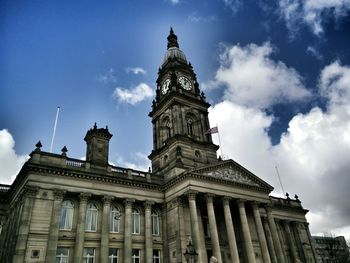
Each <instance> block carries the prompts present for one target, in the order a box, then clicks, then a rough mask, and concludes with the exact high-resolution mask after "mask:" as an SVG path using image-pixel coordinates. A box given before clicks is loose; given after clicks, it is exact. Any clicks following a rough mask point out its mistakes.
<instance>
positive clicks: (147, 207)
mask: <svg viewBox="0 0 350 263" xmlns="http://www.w3.org/2000/svg"><path fill="white" fill-rule="evenodd" d="M143 205H144V206H145V210H151V209H152V206H153V205H154V202H153V201H149V200H147V201H145V202H144V203H143Z"/></svg>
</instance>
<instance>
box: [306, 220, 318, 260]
mask: <svg viewBox="0 0 350 263" xmlns="http://www.w3.org/2000/svg"><path fill="white" fill-rule="evenodd" d="M304 227H305V230H306V233H307V237H308V239H309V244H310V247H311V251H312V256H313V258H312V260H313V261H312V262H317V253H316V250H315V247H314V245H313V241H312V237H311V233H310V229H309V223H308V222H305V223H304ZM305 256H306V257H307V255H305Z"/></svg>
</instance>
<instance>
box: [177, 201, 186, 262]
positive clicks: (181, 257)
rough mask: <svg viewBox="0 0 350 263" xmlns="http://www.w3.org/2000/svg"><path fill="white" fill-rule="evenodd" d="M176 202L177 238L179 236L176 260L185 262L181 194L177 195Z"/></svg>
mask: <svg viewBox="0 0 350 263" xmlns="http://www.w3.org/2000/svg"><path fill="white" fill-rule="evenodd" d="M176 204H177V214H178V218H177V231H178V238H179V245H178V247H179V254H178V257H177V258H178V260H179V262H185V261H186V258H185V255H184V252H183V250H184V249H185V248H186V244H187V243H186V242H187V240H186V236H185V222H184V203H183V199H182V197H181V196H179V197H177V200H176Z"/></svg>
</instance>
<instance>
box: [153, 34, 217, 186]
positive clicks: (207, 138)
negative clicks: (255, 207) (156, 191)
mask: <svg viewBox="0 0 350 263" xmlns="http://www.w3.org/2000/svg"><path fill="white" fill-rule="evenodd" d="M167 39H168V45H167V51H166V53H165V55H164V59H163V63H162V65H161V67H160V68H159V72H158V78H157V81H156V82H157V91H156V98H155V100H153V105H152V111H151V112H150V114H149V116H150V117H151V118H152V124H153V150H152V153H151V154H150V155H149V158H150V160H151V161H152V170H153V172H154V173H158V174H161V175H163V176H164V178H165V180H169V179H171V178H173V177H174V176H176V175H178V174H180V173H182V172H183V171H185V170H187V169H190V168H195V167H200V166H203V165H206V164H209V163H214V162H217V157H216V151H217V149H218V146H217V145H215V144H213V142H212V138H211V134H207V133H206V131H208V130H209V128H210V125H209V120H208V108H209V106H210V104H209V103H208V102H206V98H205V96H204V93H203V92H200V90H199V85H198V82H197V78H196V74H195V73H194V71H193V68H192V65H191V63H189V62H187V59H186V56H185V54H184V53H183V52H182V51H181V49H180V48H179V44H178V41H177V36H176V35H175V34H174V31H173V29H172V28H171V29H170V34H169V36H168V38H167Z"/></svg>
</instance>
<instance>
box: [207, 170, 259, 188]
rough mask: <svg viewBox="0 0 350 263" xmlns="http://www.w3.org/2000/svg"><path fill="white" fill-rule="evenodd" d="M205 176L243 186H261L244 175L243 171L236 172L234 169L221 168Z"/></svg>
mask: <svg viewBox="0 0 350 263" xmlns="http://www.w3.org/2000/svg"><path fill="white" fill-rule="evenodd" d="M204 175H207V176H212V177H215V178H220V179H224V180H228V181H233V182H237V183H241V184H247V185H252V186H259V184H257V183H256V182H254V181H253V180H252V179H250V178H249V177H248V176H246V175H244V174H243V173H242V172H241V171H238V170H235V169H233V168H232V167H226V168H221V169H218V170H215V171H210V172H207V173H204Z"/></svg>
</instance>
